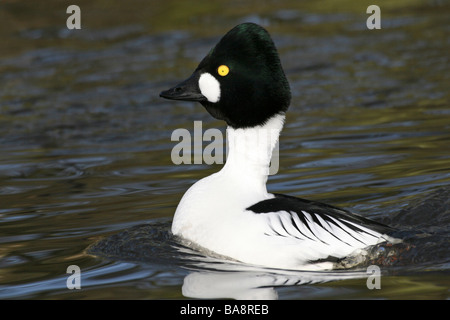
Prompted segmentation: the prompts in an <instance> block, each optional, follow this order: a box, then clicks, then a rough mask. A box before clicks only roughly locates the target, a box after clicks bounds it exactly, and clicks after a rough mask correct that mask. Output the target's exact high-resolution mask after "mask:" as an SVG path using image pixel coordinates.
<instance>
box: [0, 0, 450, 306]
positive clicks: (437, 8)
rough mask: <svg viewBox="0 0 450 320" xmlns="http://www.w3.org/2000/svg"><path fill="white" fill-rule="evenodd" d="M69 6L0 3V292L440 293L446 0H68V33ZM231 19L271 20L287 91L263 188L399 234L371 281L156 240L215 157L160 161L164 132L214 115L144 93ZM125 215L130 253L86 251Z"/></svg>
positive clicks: (184, 68) (447, 139)
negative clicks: (392, 259)
mask: <svg viewBox="0 0 450 320" xmlns="http://www.w3.org/2000/svg"><path fill="white" fill-rule="evenodd" d="M70 4H72V3H69V2H67V3H66V1H39V3H37V1H36V2H31V1H26V2H25V1H2V2H1V3H0V21H2V28H1V30H0V41H1V44H0V148H1V153H0V298H1V299H8V298H14V299H107V298H109V299H125V298H126V299H156V298H163V299H166V298H177V299H179V298H185V297H204V298H206V297H213V298H217V297H222V298H226V297H233V298H236V297H237V298H245V297H247V298H248V297H250V298H252V297H255V296H258V295H259V297H265V298H274V297H275V296H276V295H278V298H279V299H342V298H348V299H353V298H367V299H372V298H373V299H448V298H449V288H450V264H449V263H450V250H449V249H448V248H449V244H450V243H449V242H450V241H449V240H450V239H449V236H448V235H449V223H450V218H449V217H450V208H449V206H450V205H449V200H448V195H449V194H450V191H449V189H450V187H449V186H450V148H449V145H450V106H449V104H450V94H449V88H450V72H449V54H448V53H449V52H450V25H449V24H448V17H449V15H450V6H449V4H447V3H446V2H441V1H431V0H430V1H419V0H418V1H413V0H411V1H406V0H405V1H396V2H395V4H393V3H392V2H388V1H378V3H377V4H378V5H379V6H380V8H381V12H382V16H381V26H382V29H381V30H368V29H367V28H366V19H367V18H368V16H369V15H368V14H366V8H367V7H368V6H369V5H370V4H372V3H369V2H366V1H358V2H355V1H353V2H352V1H321V2H317V1H276V2H264V3H261V2H260V1H244V2H239V3H231V2H228V1H227V2H221V1H198V2H195V3H190V2H188V1H134V0H133V1H127V2H126V3H125V2H119V1H95V2H92V1H77V3H76V4H78V5H79V6H80V8H81V26H82V29H81V30H68V29H67V28H66V19H67V17H68V16H69V15H68V14H66V8H67V7H68V6H69V5H70ZM244 21H252V22H257V23H259V24H262V25H263V26H265V27H266V28H267V29H268V30H269V31H270V32H271V34H272V36H273V38H274V41H275V43H276V45H277V47H278V49H279V52H280V56H281V60H282V63H283V66H284V68H285V71H286V75H287V77H288V79H289V81H290V83H291V88H292V93H293V102H292V104H291V107H290V110H289V113H288V115H287V122H286V126H285V129H284V131H283V132H282V136H281V139H280V168H279V172H278V174H277V175H275V176H272V177H270V179H269V186H268V189H269V191H272V192H281V193H288V194H292V195H296V196H301V197H305V198H310V199H313V200H320V201H325V202H327V203H330V204H333V205H336V206H342V207H345V208H347V209H350V210H352V211H355V212H358V213H359V214H361V215H364V216H366V217H369V218H372V219H375V220H378V221H382V222H385V223H389V224H391V225H393V226H395V227H397V228H401V229H402V230H405V231H407V232H408V236H410V237H411V239H412V240H411V241H412V242H413V243H414V245H415V246H416V247H417V252H418V255H417V256H410V257H409V260H407V261H406V263H404V264H402V265H399V266H394V267H381V271H382V277H381V289H379V290H369V289H368V288H367V285H366V280H367V274H366V272H365V270H352V271H348V272H339V273H324V274H314V273H313V274H311V273H294V274H292V273H287V272H286V273H283V272H281V274H280V272H274V271H267V270H266V271H264V270H263V271H261V270H251V269H246V268H242V269H243V270H240V272H230V271H227V268H228V267H230V268H231V266H230V265H228V264H227V263H225V262H223V261H216V260H211V261H210V260H208V259H206V261H203V260H202V261H200V262H199V261H197V262H198V263H192V262H190V261H186V260H184V259H182V258H180V257H181V256H183V253H182V252H179V249H176V248H174V247H173V246H172V243H171V241H172V240H171V239H170V238H166V235H167V233H166V232H167V229H168V228H169V226H170V222H171V219H172V216H173V213H174V211H175V208H176V206H177V204H178V201H179V200H180V198H181V196H182V195H183V193H184V192H185V191H186V190H187V188H188V187H189V186H190V185H191V184H192V183H194V182H195V181H197V180H198V179H200V178H202V177H204V176H206V175H208V174H211V173H212V172H215V171H217V170H219V169H220V167H221V165H211V166H208V165H205V164H202V165H178V166H177V165H174V164H173V162H172V160H171V150H172V148H173V147H174V146H175V145H176V143H177V142H174V141H171V134H172V132H173V131H174V130H175V129H177V128H186V129H188V130H189V131H191V132H192V131H193V129H194V121H197V120H200V121H203V130H207V129H209V128H219V129H223V128H224V124H223V123H222V122H220V121H216V120H214V119H211V118H210V116H209V115H208V114H207V113H206V111H205V110H203V108H202V107H201V106H200V105H197V104H190V103H177V102H170V101H166V100H162V99H160V98H159V96H158V94H159V92H160V91H161V90H164V89H167V88H169V87H170V86H172V85H174V84H176V83H177V82H178V81H180V80H183V79H184V78H186V77H187V76H188V75H190V74H191V72H192V71H193V69H194V68H195V67H196V65H197V64H198V62H199V61H200V60H201V58H203V56H204V55H205V54H206V53H207V52H208V50H209V49H210V48H211V47H212V46H213V45H214V44H215V43H216V42H217V41H218V39H219V38H220V37H221V36H222V35H223V34H224V33H225V32H226V31H228V30H229V29H230V28H232V27H233V26H234V25H236V24H238V23H241V22H244ZM207 144H208V143H207V142H205V144H204V145H203V147H205V146H206V145H207ZM142 224H145V225H147V227H146V228H148V230H149V233H150V234H151V236H149V242H148V243H147V244H146V246H142V247H141V245H139V244H138V245H137V248H146V249H145V250H148V252H150V253H151V254H148V255H147V258H146V259H144V258H142V252H141V253H140V254H141V256H140V257H139V259H133V257H134V258H135V257H136V255H134V254H129V255H128V256H126V255H127V253H126V252H120V254H122V256H120V255H119V256H110V257H104V256H94V255H89V254H87V253H86V251H85V250H86V248H87V247H89V246H91V245H93V244H94V243H96V241H98V240H100V239H103V238H105V237H108V236H111V235H114V234H117V233H119V234H120V232H122V231H123V230H126V229H128V228H132V227H134V226H138V225H142ZM148 226H150V227H148ZM146 230H147V229H146ZM412 235H414V237H413V236H412ZM143 241H145V240H143ZM135 247H136V246H135ZM153 253H154V254H153ZM137 255H139V253H138V254H137ZM144 256H145V255H144ZM69 265H77V266H79V267H80V269H81V289H79V290H76V289H74V290H69V289H68V288H67V286H66V280H67V278H68V276H69V274H67V273H66V270H67V267H68V266H69ZM211 270H213V271H211ZM255 278H258V279H259V280H262V281H261V282H256V283H255V281H253V280H252V279H255ZM317 282H321V283H317ZM183 283H185V285H184V289H182V287H183ZM191 283H197V284H204V285H205V286H206V287H207V288H209V289H211V290H209V291H206V292H203V293H198V292H196V293H194V292H192V291H189V290H187V289H186V288H188V287H189V284H191ZM222 283H228V284H229V283H236V286H237V287H234V290H232V291H227V290H226V289H224V288H223V286H221V284H222ZM240 286H241V287H240ZM259 287H263V288H262V289H261V288H260V289H258V288H259ZM215 288H217V290H214V289H215ZM236 292H238V293H239V294H237V293H236ZM249 292H250V293H249ZM250 294H253V295H250Z"/></svg>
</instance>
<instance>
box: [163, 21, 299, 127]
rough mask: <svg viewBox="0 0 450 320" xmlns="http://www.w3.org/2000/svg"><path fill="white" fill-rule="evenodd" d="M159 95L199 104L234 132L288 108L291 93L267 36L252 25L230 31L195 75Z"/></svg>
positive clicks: (242, 25)
mask: <svg viewBox="0 0 450 320" xmlns="http://www.w3.org/2000/svg"><path fill="white" fill-rule="evenodd" d="M160 96H161V97H163V98H167V99H173V100H186V101H199V102H200V103H201V104H202V105H203V106H204V107H205V108H206V110H208V112H209V113H210V114H211V115H212V116H213V117H215V118H217V119H221V120H225V121H226V122H227V124H228V125H229V126H231V127H233V128H236V129H237V128H248V127H255V126H258V125H262V124H264V123H265V122H266V121H267V120H269V119H270V118H272V117H273V116H274V115H276V114H280V113H284V112H286V110H287V109H288V107H289V104H290V100H291V93H290V89H289V83H288V81H287V79H286V76H285V74H284V71H283V68H282V66H281V62H280V58H279V56H278V52H277V49H276V47H275V45H274V43H273V41H272V39H271V37H270V35H269V33H268V32H267V31H266V30H265V29H264V28H262V27H261V26H259V25H257V24H254V23H243V24H240V25H237V26H236V27H234V28H233V29H231V30H230V31H229V32H228V33H227V34H226V35H225V36H224V37H223V38H222V39H221V40H220V41H219V43H218V44H217V45H216V46H215V47H214V48H213V49H212V50H211V51H210V52H209V53H208V55H207V56H206V57H205V58H204V59H203V60H202V61H201V62H200V64H199V65H198V67H197V69H195V71H194V73H193V74H192V75H191V76H190V77H189V78H188V79H187V80H185V81H183V82H181V83H180V84H178V85H176V86H175V87H173V88H171V89H169V90H167V91H163V92H161V93H160Z"/></svg>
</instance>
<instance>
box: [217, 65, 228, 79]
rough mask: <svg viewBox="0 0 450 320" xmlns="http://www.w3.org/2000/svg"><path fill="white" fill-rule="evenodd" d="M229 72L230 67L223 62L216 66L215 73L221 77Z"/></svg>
mask: <svg viewBox="0 0 450 320" xmlns="http://www.w3.org/2000/svg"><path fill="white" fill-rule="evenodd" d="M229 72H230V68H228V67H227V66H226V65H224V64H223V65H221V66H220V67H219V68H217V73H218V74H219V75H220V76H222V77H225V76H226V75H227V74H228V73H229Z"/></svg>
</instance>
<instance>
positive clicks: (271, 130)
mask: <svg viewBox="0 0 450 320" xmlns="http://www.w3.org/2000/svg"><path fill="white" fill-rule="evenodd" d="M284 119H285V115H284V114H279V115H276V116H274V117H272V118H271V119H269V120H268V121H267V122H266V123H265V124H264V125H261V126H257V127H253V128H245V129H234V128H231V127H228V128H227V140H228V157H227V161H226V164H225V166H224V167H223V169H222V170H221V171H222V172H223V173H226V174H227V175H233V176H238V177H239V180H240V181H242V182H243V183H252V184H255V183H256V184H259V185H261V184H262V185H263V186H264V188H265V184H266V181H267V176H268V175H269V170H270V161H271V158H272V152H273V150H274V148H275V146H276V145H277V142H278V138H279V136H280V132H281V130H282V129H283V124H284Z"/></svg>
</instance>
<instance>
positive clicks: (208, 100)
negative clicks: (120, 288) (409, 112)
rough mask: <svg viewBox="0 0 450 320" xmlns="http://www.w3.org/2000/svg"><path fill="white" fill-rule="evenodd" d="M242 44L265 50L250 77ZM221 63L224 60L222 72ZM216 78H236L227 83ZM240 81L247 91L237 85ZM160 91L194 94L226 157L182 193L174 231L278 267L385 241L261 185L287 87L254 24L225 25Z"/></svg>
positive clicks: (344, 215) (368, 224) (368, 225)
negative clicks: (219, 132)
mask: <svg viewBox="0 0 450 320" xmlns="http://www.w3.org/2000/svg"><path fill="white" fill-rule="evenodd" d="M246 33H247V34H246ZM230 40H233V41H232V43H233V44H232V45H233V46H236V43H240V44H241V45H240V48H241V49H243V50H244V52H245V59H244V58H243V59H244V65H243V66H240V64H241V63H242V62H241V61H237V60H238V59H237V58H239V56H237V57H236V53H233V52H229V53H228V55H227V54H226V53H224V52H223V51H228V50H224V48H228V47H229V46H230V42H231V41H230ZM248 47H250V48H251V49H255V48H258V49H259V50H262V49H268V51H269V53H268V55H269V56H264V55H265V54H266V53H262V55H263V56H264V57H263V59H260V58H257V57H255V58H254V59H256V60H257V62H256V63H255V64H256V65H257V66H258V68H263V67H264V66H265V65H270V68H269V69H267V70H263V71H262V72H261V73H260V74H258V70H256V69H255V74H252V75H250V76H247V75H246V74H242V70H245V69H246V68H247V69H248V68H250V67H252V65H253V62H252V61H251V60H248V57H247V56H248V55H249V53H251V52H250V51H251V49H249V48H248ZM267 47H268V48H267ZM274 52H275V54H274ZM216 60H218V61H217V62H216ZM222 64H226V66H227V69H225V72H223V71H224V70H223V69H221V68H222V67H223V66H224V65H222ZM249 64H250V66H249ZM228 66H230V67H229V69H228ZM217 68H218V69H217ZM215 70H217V74H214V72H215ZM247 71H248V70H247ZM229 73H230V74H229ZM224 74H225V75H224ZM268 74H269V76H268ZM221 77H227V81H230V80H233V77H234V79H237V80H236V82H233V83H230V82H226V81H224V79H221ZM261 77H265V78H266V80H268V81H262V80H261ZM267 78H269V79H267ZM263 80H264V79H263ZM271 80H275V81H276V83H275V84H273V82H272V83H271V82H270V81H271ZM255 82H256V85H257V87H255ZM236 83H237V85H236ZM248 88H251V89H252V90H251V91H250V90H247V91H245V90H244V89H248ZM255 88H257V89H255ZM244 92H247V93H246V96H245V97H243V96H242V94H243V93H244ZM261 92H262V93H263V94H264V95H263V96H262V97H261ZM161 96H163V97H165V98H169V99H179V100H195V101H200V102H201V103H202V104H203V105H204V106H205V107H206V109H207V110H208V111H209V112H210V113H211V114H212V115H213V116H215V117H217V118H219V119H224V120H225V121H226V122H227V123H228V128H227V140H228V148H229V150H228V157H227V161H226V164H225V165H224V167H223V168H222V169H221V170H220V171H219V172H217V173H215V174H213V175H211V176H208V177H206V178H204V179H202V180H200V181H198V182H197V183H195V184H194V185H193V186H192V187H191V188H190V189H189V190H188V191H187V192H186V194H185V195H184V196H183V198H182V200H181V201H180V203H179V205H178V207H177V210H176V213H175V217H174V220H173V224H172V232H173V233H174V234H175V235H177V236H180V237H182V238H185V239H187V240H189V241H191V242H193V243H194V244H196V245H197V246H200V247H203V248H205V249H208V250H211V251H213V252H215V253H217V254H220V255H222V256H226V257H230V258H232V259H235V260H238V261H241V262H245V263H250V264H255V265H261V266H266V267H273V268H283V269H304V268H306V267H308V268H309V267H311V266H313V265H315V266H317V267H320V268H330V267H331V264H330V263H326V262H325V261H331V260H332V259H340V258H344V257H346V256H348V255H350V254H352V253H353V252H355V250H358V249H362V248H365V247H368V246H371V245H375V244H377V243H379V242H383V241H387V239H388V237H387V236H386V235H385V233H387V232H388V231H389V230H390V228H389V227H387V226H384V225H382V224H379V223H376V222H373V221H370V220H367V219H365V218H362V217H359V216H356V215H353V214H351V213H350V212H348V211H345V210H341V209H338V208H335V207H332V206H329V205H325V204H321V203H317V202H312V201H307V200H303V199H299V198H295V197H291V196H284V195H279V194H272V193H268V192H267V188H266V182H267V177H268V173H269V165H270V160H271V156H272V151H273V149H274V147H275V145H276V143H277V141H278V138H279V135H280V132H281V130H282V128H283V124H284V119H285V111H286V110H287V107H288V105H289V102H290V92H289V86H288V84H287V80H286V79H285V77H284V72H283V71H282V68H281V64H280V63H279V60H278V54H276V50H275V51H274V46H273V43H272V41H271V39H270V37H268V34H267V32H266V31H265V30H264V29H262V28H261V27H259V26H257V25H254V24H243V25H240V26H237V27H236V28H234V29H233V30H231V31H230V32H229V33H228V34H227V35H226V36H225V37H224V38H223V39H222V40H221V42H219V44H218V45H217V46H216V47H215V48H214V49H213V50H212V51H211V52H210V54H209V55H208V56H207V57H206V58H205V59H204V60H203V61H202V63H201V64H200V65H199V67H198V68H197V70H196V71H195V72H194V74H193V75H192V76H191V77H190V78H189V79H188V80H186V81H185V82H183V83H181V84H180V85H178V86H176V87H174V88H173V89H170V90H168V91H166V92H163V93H161ZM240 97H242V98H243V104H242V105H239V98H240ZM277 99H279V101H277ZM258 102H260V103H259V104H258ZM277 102H278V104H277V105H273V104H274V103H277ZM256 113H257V114H256ZM318 262H320V264H318Z"/></svg>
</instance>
